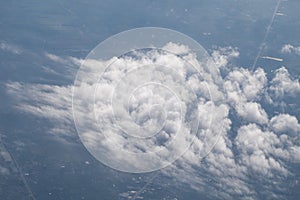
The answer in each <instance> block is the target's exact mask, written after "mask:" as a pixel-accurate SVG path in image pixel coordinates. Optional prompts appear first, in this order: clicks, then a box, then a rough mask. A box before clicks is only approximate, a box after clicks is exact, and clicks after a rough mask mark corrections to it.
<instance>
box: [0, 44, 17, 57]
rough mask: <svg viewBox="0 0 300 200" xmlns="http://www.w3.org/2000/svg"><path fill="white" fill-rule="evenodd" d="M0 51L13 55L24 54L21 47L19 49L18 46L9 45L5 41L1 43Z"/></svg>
mask: <svg viewBox="0 0 300 200" xmlns="http://www.w3.org/2000/svg"><path fill="white" fill-rule="evenodd" d="M0 49H1V50H2V51H6V52H10V53H13V54H21V53H22V49H21V48H20V47H18V46H17V45H14V44H9V43H7V42H5V41H0Z"/></svg>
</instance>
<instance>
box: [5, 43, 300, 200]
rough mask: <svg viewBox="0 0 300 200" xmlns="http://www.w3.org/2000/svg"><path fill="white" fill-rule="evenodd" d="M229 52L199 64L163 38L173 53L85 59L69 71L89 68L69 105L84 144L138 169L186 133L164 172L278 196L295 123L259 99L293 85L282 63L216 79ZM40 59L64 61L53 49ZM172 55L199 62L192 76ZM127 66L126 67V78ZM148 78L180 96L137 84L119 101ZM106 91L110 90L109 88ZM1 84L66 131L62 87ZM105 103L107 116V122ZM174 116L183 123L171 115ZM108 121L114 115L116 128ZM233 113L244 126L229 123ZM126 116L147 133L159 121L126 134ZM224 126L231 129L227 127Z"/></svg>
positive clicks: (228, 192) (217, 190)
mask: <svg viewBox="0 0 300 200" xmlns="http://www.w3.org/2000/svg"><path fill="white" fill-rule="evenodd" d="M227 49H228V48H227ZM229 49H231V53H228V51H227V50H226V51H225V50H224V49H223V50H222V49H221V50H219V51H215V52H213V60H214V62H213V61H212V60H209V62H207V63H205V65H204V63H197V62H198V61H197V58H196V57H195V54H193V53H192V52H191V51H190V50H189V49H188V47H186V46H181V45H178V44H172V43H169V44H166V46H165V50H169V51H171V52H174V51H175V52H177V53H179V54H180V55H181V56H182V57H178V56H174V55H172V54H168V53H163V51H152V52H150V55H149V54H148V55H147V54H145V53H143V52H135V53H136V54H135V55H134V56H132V55H131V56H127V57H126V56H125V57H121V58H112V59H111V60H108V61H99V60H86V61H84V63H85V64H84V65H86V66H87V68H86V70H85V71H84V72H83V73H82V74H79V75H78V76H82V77H84V76H86V75H89V76H88V77H89V79H88V81H85V82H83V83H80V84H77V85H75V86H76V87H77V89H78V93H77V97H78V98H76V101H75V103H76V104H79V105H81V106H80V108H81V109H78V110H77V111H76V112H77V120H82V122H84V123H83V124H85V126H83V127H81V128H82V129H83V130H84V131H85V136H84V140H85V143H88V144H89V145H91V146H94V147H95V151H96V150H97V148H98V147H99V143H101V144H102V148H100V149H99V151H102V152H103V151H106V152H109V153H108V154H106V155H108V157H107V159H111V158H112V156H115V157H117V158H118V159H119V160H122V159H123V160H122V161H123V163H122V164H124V163H125V164H126V163H134V164H135V165H136V166H130V165H128V166H130V167H137V168H138V167H145V166H147V165H148V166H149V165H150V166H152V165H157V164H158V165H160V164H161V163H159V161H161V160H162V161H164V159H165V158H166V157H168V155H169V154H167V151H165V150H169V151H175V152H176V149H177V151H178V149H179V150H181V149H182V148H183V147H185V146H186V144H187V143H188V144H189V143H190V141H191V140H193V143H192V145H191V146H190V148H188V149H187V151H186V152H185V154H184V155H183V156H182V157H181V158H180V159H179V160H177V162H175V163H174V164H173V165H172V166H170V167H169V168H166V169H164V170H163V171H162V172H163V173H165V174H166V175H167V176H173V177H175V178H177V179H178V180H179V181H180V182H183V183H187V184H189V185H190V186H191V187H192V188H194V189H195V190H197V191H198V192H199V193H200V194H203V195H206V196H207V198H213V199H233V198H239V199H257V198H270V197H271V198H272V199H280V198H283V196H282V194H284V192H285V191H286V190H287V189H288V188H287V187H286V185H285V180H286V178H287V177H289V176H292V175H293V174H292V172H291V171H290V168H289V166H288V164H289V162H291V161H293V162H295V161H296V162H298V161H300V156H299V155H300V154H299V153H300V147H299V127H300V125H299V123H298V120H297V118H296V117H294V116H291V115H289V114H279V115H276V116H268V114H267V113H266V111H265V110H264V107H263V104H262V101H263V98H262V96H263V95H265V94H266V93H267V95H268V96H271V97H272V99H273V100H274V101H275V100H277V99H282V97H283V95H285V94H295V93H296V92H298V91H299V88H300V87H299V82H298V81H297V80H295V79H293V78H292V77H291V75H290V74H289V73H288V71H287V70H286V69H285V68H280V69H278V70H276V74H275V77H274V78H273V79H272V80H271V81H270V82H268V80H267V77H266V73H265V72H264V70H263V69H261V68H258V69H256V70H255V71H249V70H247V69H243V68H233V69H231V71H229V72H228V74H227V75H225V76H224V77H222V76H221V75H220V70H221V69H222V68H223V67H224V66H226V65H227V64H228V62H229V61H230V59H231V58H233V57H236V56H238V52H237V51H236V50H234V51H232V49H233V48H229ZM286 49H289V48H288V47H286ZM285 51H287V50H285ZM148 53H149V52H148ZM48 56H49V55H48ZM49 58H50V59H52V60H53V59H55V60H57V62H59V63H61V62H64V61H62V60H60V58H59V57H55V56H53V55H51V56H49ZM181 58H184V59H185V60H188V61H189V63H193V66H197V67H199V71H200V75H198V74H196V73H194V72H195V71H193V68H192V67H190V68H189V67H187V65H186V64H185V63H183V62H182V60H181ZM71 60H72V61H71ZM69 61H70V62H73V63H81V61H79V60H77V59H75V58H69ZM153 62H155V64H157V65H160V66H165V67H166V68H155V67H152V68H151V67H148V68H146V69H145V68H144V69H143V70H139V68H131V67H132V66H138V65H143V66H149V65H151V64H153ZM108 63H114V65H112V66H111V67H110V68H108V69H107V70H106V71H105V72H104V73H103V76H102V78H101V79H100V80H99V75H98V74H97V73H96V72H97V70H98V68H99V67H100V68H103V67H104V66H107V64H108ZM96 67H97V68H96ZM172 70H175V71H172ZM128 72H132V73H129V74H127V75H126V76H125V74H126V73H128ZM153 80H159V81H160V83H163V85H164V86H168V87H169V88H170V89H172V90H173V91H175V94H176V95H177V96H178V97H179V98H176V95H175V96H174V94H173V93H172V92H163V91H165V90H164V89H165V88H161V87H159V86H156V85H154V86H153V85H152V86H149V87H148V86H147V87H144V88H139V89H137V90H136V93H134V92H133V93H132V94H133V95H131V97H130V98H125V97H128V92H129V91H132V88H133V86H137V85H140V84H142V83H144V82H145V81H153ZM115 89H117V93H116V94H114V93H113V91H114V90H115ZM7 90H8V92H10V93H11V94H12V96H14V97H16V98H17V99H18V100H19V103H18V105H17V108H18V109H21V110H24V111H27V112H30V113H32V114H35V115H38V116H41V117H45V118H48V119H49V120H53V121H54V122H55V123H56V126H57V128H58V129H62V130H65V132H67V133H68V132H69V127H68V126H72V115H71V105H70V104H71V101H70V99H71V98H70V94H71V86H55V85H39V84H21V83H9V84H7ZM91 94H95V96H93V95H91ZM114 95H115V96H114ZM108 97H111V99H114V100H115V102H118V106H112V105H113V104H112V103H111V101H109V99H110V98H108ZM126 99H127V100H128V99H129V101H125V100H126ZM94 100H95V105H96V106H91V105H90V104H89V103H90V102H91V101H94ZM128 102H129V104H128ZM126 105H128V107H126ZM178 105H181V106H178ZM268 106H273V104H269V105H268ZM112 110H113V111H114V113H116V115H115V116H117V117H116V118H115V119H114V118H113V115H112ZM126 110H129V112H125V111H126ZM162 110H164V111H166V112H162ZM193 111H194V112H193ZM182 113H183V114H184V115H183V116H184V119H185V120H184V121H183V122H179V121H178V119H179V118H180V116H181V115H182ZM95 116H96V119H97V120H98V123H99V124H100V127H101V129H100V130H101V131H102V132H101V131H100V132H99V131H98V130H99V129H98V128H99V126H98V127H97V126H95V124H93V123H91V122H92V121H93V120H94V119H95ZM149 116H152V117H149ZM113 120H117V122H118V124H119V126H118V127H115V124H114V123H113V122H114V121H113ZM236 120H237V121H239V122H240V121H242V122H243V123H236ZM162 121H163V122H164V123H162ZM193 121H199V127H200V129H199V130H198V129H197V126H194V125H195V124H193V123H190V122H193ZM133 122H135V123H136V124H139V125H141V126H142V127H144V128H146V129H147V130H152V129H148V128H149V127H152V125H153V127H154V129H153V130H156V129H155V128H156V127H160V126H162V129H160V130H161V131H160V132H159V133H160V134H158V135H156V137H152V138H150V139H142V140H141V139H138V138H134V137H133V138H131V139H128V137H126V136H125V135H124V134H123V133H122V131H120V128H121V130H122V129H125V131H126V130H127V131H128V130H130V131H129V132H130V133H131V134H139V131H140V129H135V126H133ZM99 124H98V125H99ZM178 124H180V125H181V126H180V127H179V126H178ZM233 124H238V126H239V127H232V125H233ZM178 129H179V130H180V131H179V132H180V133H181V134H179V135H178V138H177V140H176V145H174V144H170V145H169V146H168V147H166V144H168V141H169V140H171V139H174V138H173V137H174V135H176V134H174V133H177V130H178ZM96 130H97V131H96ZM116 130H118V131H116ZM137 130H138V131H137ZM191 130H197V133H198V134H197V135H196V137H193V135H191V134H190V133H191ZM53 132H54V133H56V132H55V131H53ZM139 136H141V135H139ZM142 136H143V135H142ZM99 138H100V139H99ZM111 147H114V148H111ZM212 147H214V148H212ZM120 148H123V149H126V151H129V152H147V151H151V152H156V151H161V150H162V152H163V154H161V155H159V156H160V159H161V160H160V159H156V156H157V155H156V154H153V160H154V161H155V162H153V163H150V162H149V160H147V159H144V160H143V162H141V160H140V158H139V159H136V157H134V156H131V155H130V154H128V152H127V153H126V152H125V151H120ZM203 158H204V159H203ZM274 183H277V184H276V185H274ZM261 190H263V191H261Z"/></svg>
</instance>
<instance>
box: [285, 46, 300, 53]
mask: <svg viewBox="0 0 300 200" xmlns="http://www.w3.org/2000/svg"><path fill="white" fill-rule="evenodd" d="M281 53H287V54H291V53H294V54H296V55H300V47H295V46H293V45H291V44H285V45H284V46H283V47H282V48H281Z"/></svg>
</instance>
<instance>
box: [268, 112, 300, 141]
mask: <svg viewBox="0 0 300 200" xmlns="http://www.w3.org/2000/svg"><path fill="white" fill-rule="evenodd" d="M270 127H271V129H272V130H273V131H275V132H276V133H284V134H289V135H293V136H298V137H299V134H300V125H299V123H298V120H297V118H296V117H295V116H291V115H288V114H280V115H276V116H274V117H273V118H272V119H271V120H270Z"/></svg>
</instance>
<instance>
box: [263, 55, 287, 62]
mask: <svg viewBox="0 0 300 200" xmlns="http://www.w3.org/2000/svg"><path fill="white" fill-rule="evenodd" d="M261 58H264V59H269V60H275V61H278V62H282V61H283V59H282V58H275V57H271V56H262V57H261Z"/></svg>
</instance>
